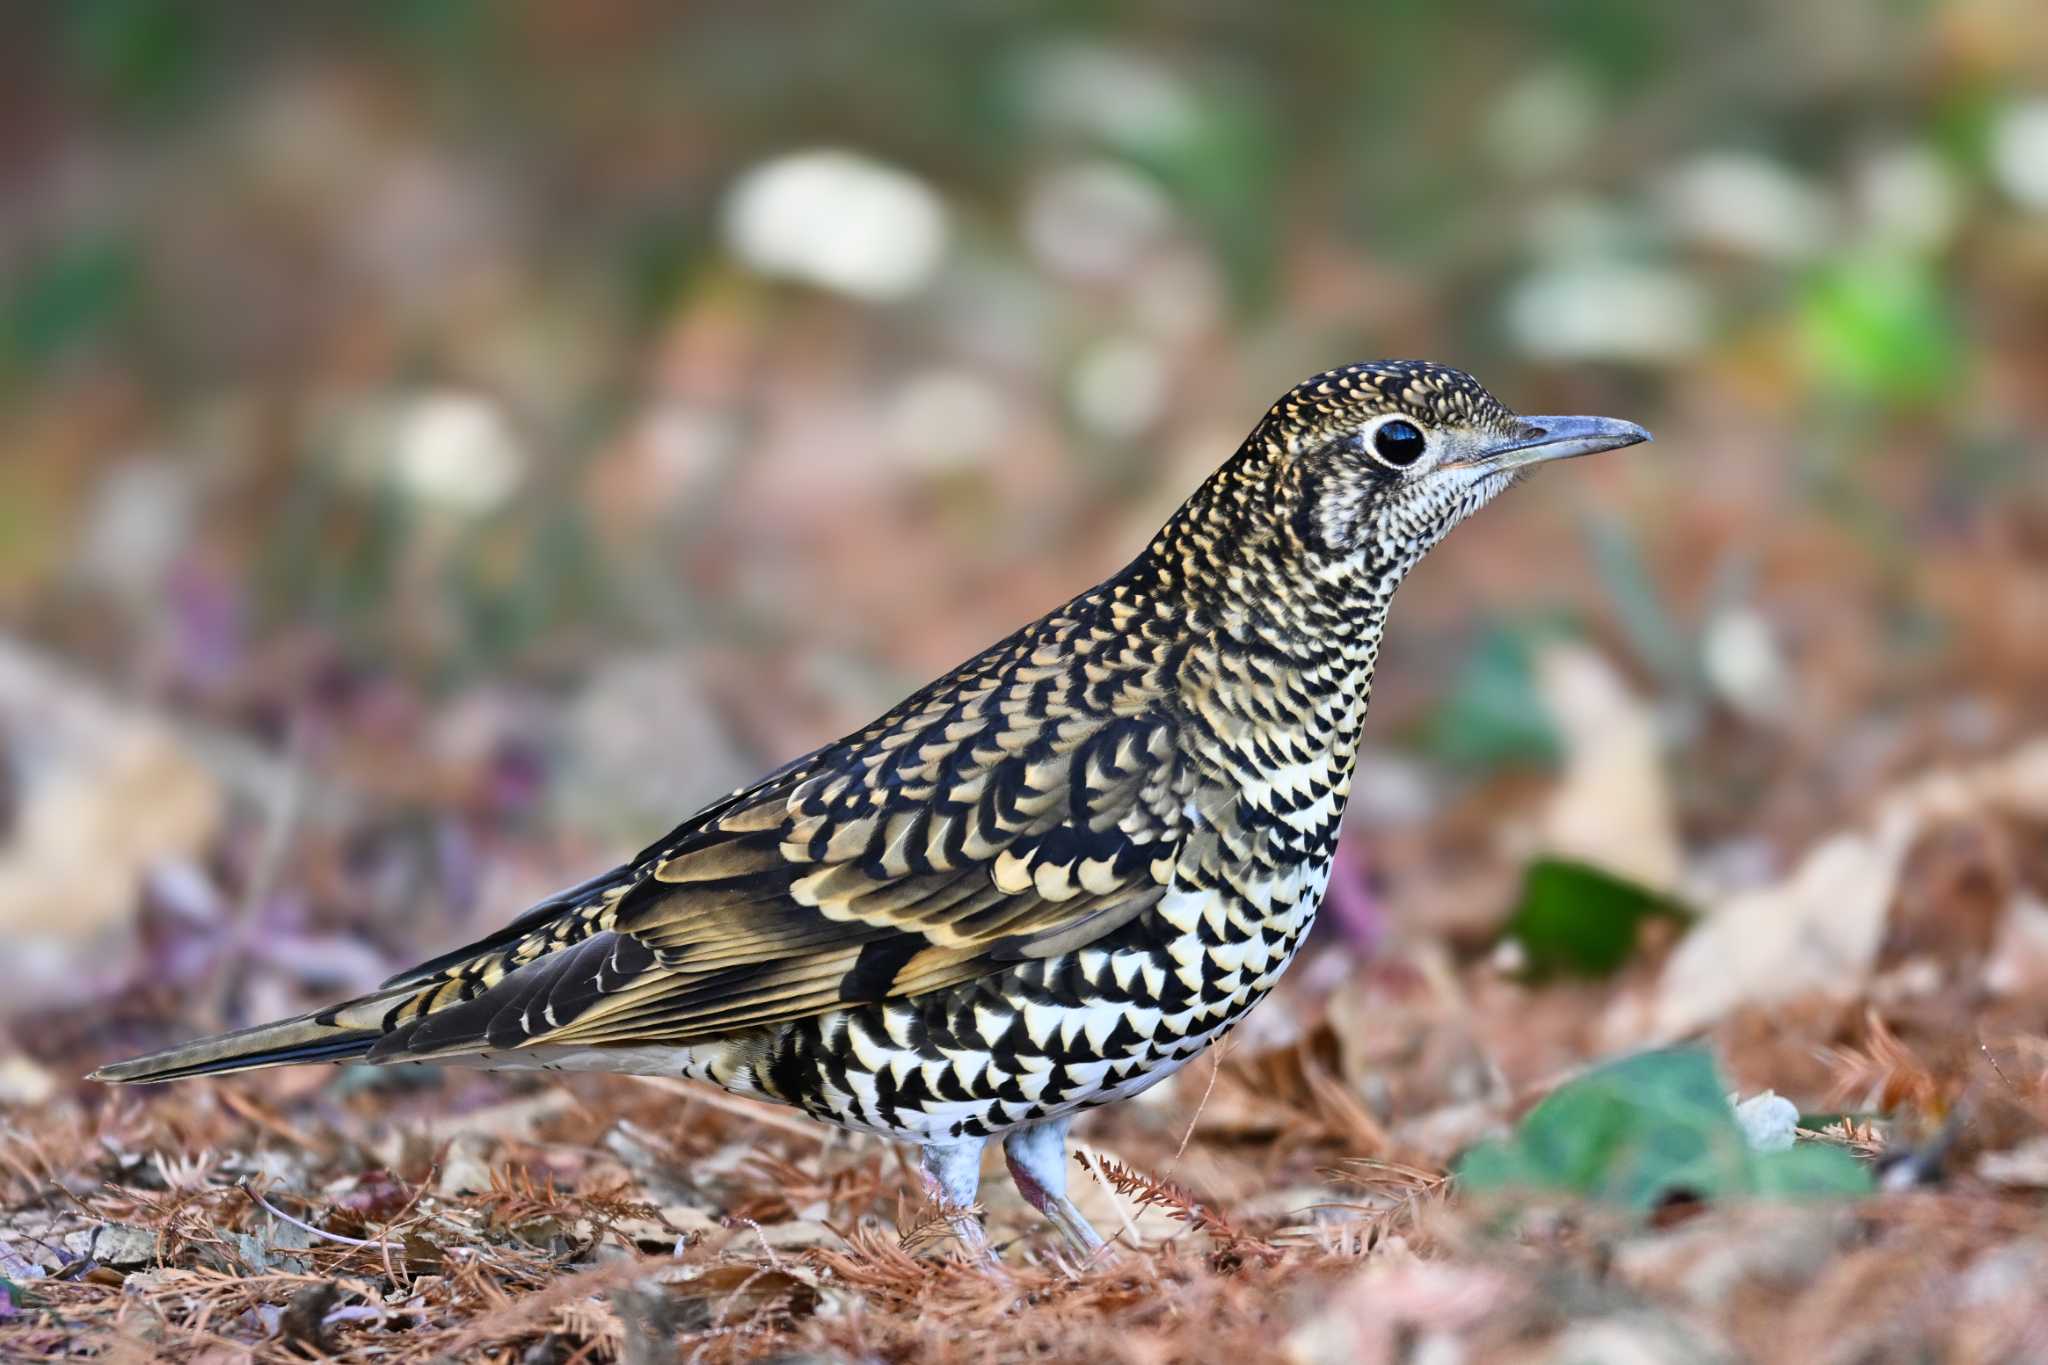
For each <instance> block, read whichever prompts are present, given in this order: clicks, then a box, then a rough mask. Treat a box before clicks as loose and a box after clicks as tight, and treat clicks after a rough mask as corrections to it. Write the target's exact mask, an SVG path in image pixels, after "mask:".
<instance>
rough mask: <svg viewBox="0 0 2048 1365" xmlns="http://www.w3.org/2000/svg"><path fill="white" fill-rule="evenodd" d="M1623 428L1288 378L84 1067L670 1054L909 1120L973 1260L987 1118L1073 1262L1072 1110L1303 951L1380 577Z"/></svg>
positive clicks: (171, 1073) (927, 1175) (1362, 680)
mask: <svg viewBox="0 0 2048 1365" xmlns="http://www.w3.org/2000/svg"><path fill="white" fill-rule="evenodd" d="M1649 439H1651V438H1650V434H1649V433H1648V432H1647V431H1645V430H1644V429H1643V428H1642V427H1640V426H1637V425H1635V424H1634V423H1632V422H1625V421H1620V420H1616V419H1612V418H1602V417H1544V416H1537V417H1530V416H1520V415H1517V414H1516V413H1514V412H1513V411H1511V410H1510V409H1508V408H1507V407H1506V406H1505V405H1503V404H1502V403H1501V402H1499V401H1498V400H1497V399H1495V398H1494V397H1493V396H1492V395H1491V394H1490V393H1488V392H1487V390H1486V389H1485V388H1483V387H1482V386H1481V385H1480V384H1479V382H1478V381H1477V380H1475V379H1473V378H1472V377H1471V376H1470V375H1469V374H1466V373H1464V372H1463V371H1460V370H1457V369H1453V368H1450V367H1448V366H1445V365H1440V364H1434V363H1430V362H1424V361H1402V360H1387V361H1372V362H1364V363H1359V364H1353V365H1347V366H1344V367H1342V368H1339V369H1334V370H1329V371H1326V372H1324V373H1322V374H1318V375H1315V376H1312V377H1310V378H1309V379H1306V380H1304V381H1303V382H1301V383H1300V384H1297V385H1295V386H1294V387H1293V388H1292V389H1290V390H1288V391H1287V392H1286V393H1285V394H1283V395H1281V397H1280V398H1279V399H1278V401H1276V402H1275V403H1274V404H1273V405H1272V406H1271V408H1270V409H1268V410H1267V411H1266V413H1265V414H1264V416H1263V417H1261V418H1260V419H1259V420H1258V422H1257V424H1256V425H1255V426H1254V427H1253V428H1252V430H1251V432H1250V434H1249V435H1248V436H1247V437H1246V438H1245V440H1244V442H1243V443H1242V444H1241V445H1240V446H1239V447H1238V449H1237V450H1236V452H1235V453H1234V454H1232V455H1231V456H1230V457H1229V458H1228V459H1227V460H1225V461H1224V463H1223V464H1222V465H1221V466H1220V467H1219V468H1218V469H1217V470H1216V471H1215V472H1214V473H1213V474H1211V475H1210V477H1209V478H1208V479H1207V480H1206V481H1204V482H1203V483H1202V484H1201V485H1200V487H1199V488H1197V489H1196V490H1195V492H1194V493H1193V494H1192V495H1191V496H1190V497H1189V498H1188V499H1187V501H1186V502H1185V503H1184V504H1182V506H1181V507H1180V508H1179V510H1177V511H1176V512H1175V513H1174V514H1173V516H1172V517H1171V518H1170V519H1169V520H1168V521H1167V523H1166V524H1165V526H1164V527H1162V528H1161V529H1160V530H1159V532H1158V533H1157V535H1155V536H1154V537H1153V538H1152V539H1151V540H1150V541H1149V542H1148V543H1147V544H1146V545H1145V546H1144V548H1143V549H1142V550H1140V551H1139V552H1138V554H1137V555H1136V557H1135V558H1133V559H1132V560H1131V561H1130V563H1128V564H1127V565H1125V566H1124V567H1123V568H1122V569H1120V570H1118V571H1117V572H1116V573H1114V574H1112V575H1111V576H1110V577H1109V578H1107V579H1106V580H1104V581H1103V582H1101V583H1100V584H1098V585H1096V586H1095V587H1092V588H1089V589H1088V590H1087V591H1085V592H1083V593H1081V594H1080V595H1079V596H1077V597H1075V598H1073V599H1072V600H1071V601H1069V602H1067V603H1065V604H1064V605H1062V606H1059V607H1056V608H1054V609H1053V610H1052V611H1050V612H1048V613H1047V614H1045V615H1044V616H1041V617H1040V618H1038V619H1037V620H1036V621H1033V622H1031V623H1030V624H1029V625H1026V626H1024V627H1023V628H1021V629H1019V630H1017V631H1016V632H1015V633H1013V634H1011V635H1009V636H1007V637H1005V638H1004V639H1002V640H1000V641H998V642H997V643H995V644H993V645H991V646H989V647H988V648H987V649H985V650H983V651H982V652H981V653H979V654H977V655H975V656H974V657H973V658H971V659H969V660H967V661H966V662H965V663H963V664H961V665H960V666H959V667H957V668H955V669H953V670H952V671H951V672H949V673H946V674H945V675H944V676H942V677H940V678H938V679H937V680H935V681H933V682H932V683H930V684H928V685H927V686H925V687H923V688H921V689H919V690H918V691H916V692H914V693H913V694H911V695H910V696H909V697H907V698H905V699H904V700H903V701H902V702H900V703H898V704H897V705H896V706H894V707H891V708H890V709H889V710H888V711H887V712H885V713H884V714H883V715H881V716H880V717H878V718H877V719H875V720H874V721H873V722H871V723H870V724H868V725H865V726H863V727H861V728H860V729H858V730H855V731H853V732H852V733H851V734H848V735H846V736H844V737H842V738H840V739H836V740H834V741H832V742H831V743H829V744H825V745H823V746H822V747H820V748H817V749H814V750H812V751H811V752H809V753H807V754H804V755H803V756H801V757H799V758H796V759H794V760H792V761H791V762H788V763H786V764H784V765H783V766H782V767H779V768H777V769H775V770H774V771H773V772H771V773H769V774H768V775H767V776H765V777H763V778H761V779H760V780H758V781H756V782H753V783H751V784H749V785H747V786H743V787H740V788H738V789H737V790H734V791H732V792H731V793H730V794H728V795H725V796H723V797H721V798H719V799H718V800H715V801H713V802H711V803H710V804H709V805H706V806H705V807H704V808H703V809H701V810H699V811H697V812H696V813H695V814H693V815H691V816H689V817H688V818H687V819H685V820H683V821H682V823H680V824H679V825H677V826H676V827H675V828H674V829H673V830H671V831H669V832H668V833H667V834H665V835H663V836H662V837H661V838H659V839H657V840H655V841H654V842H653V843H652V844H650V845H648V846H647V847H646V849H644V850H643V851H642V852H641V853H640V854H639V855H638V856H636V857H634V858H632V859H631V860H630V861H628V862H625V863H622V864H620V865H619V866H617V867H614V868H612V869H610V870H609V871H606V872H603V873H601V874H599V875H597V876H595V877H592V878H590V879H589V880H588V881H585V882H582V883H580V884H579V885H577V886H574V887H571V888H569V889H568V890H565V891H562V892H560V893H558V894H556V895H554V896H550V897H549V898H547V899H546V900H543V901H541V902H540V903H539V904H537V905H535V906H533V907H532V908H530V909H528V910H527V911H525V912H524V913H523V914H521V915H519V916H518V917H517V918H515V919H513V920H512V921H511V922H510V923H509V924H507V925H506V926H505V927H504V928H502V929H499V930H498V931H497V932H495V933H492V934H490V935H488V936H487V937H485V938H482V939H480V940H479V941H477V942H474V943H471V944H469V945H467V946H465V947H462V948H459V949H457V950H455V951H453V952H449V953H446V954H443V955H442V956H439V957H436V958H433V959H432V960H430V961H427V962H423V963H421V964H419V965H418V966H416V967H414V968H412V969H411V970H409V971H406V972H403V973H401V974H400V975H398V976H395V977H393V978H392V979H391V980H390V981H388V982H387V983H385V984H384V985H383V986H382V987H381V988H379V989H378V990H375V991H373V992H371V993H369V994H366V995H362V996H360V997H358V998H355V999H352V1000H348V1001H345V1002H343V1003H341V1004H338V1005H333V1006H330V1007H328V1008H325V1009H320V1010H315V1011H313V1012H311V1013H307V1014H303V1015H300V1016H298V1017H296V1018H292V1019H287V1020H282V1021H279V1022H276V1023H268V1024H262V1025H258V1026H256V1027H253V1028H246V1029H241V1030H239V1031H236V1032H231V1033H224V1034H219V1035H215V1036H212V1037H207V1038H202V1039H199V1040H197V1041H194V1042H190V1043H186V1044H184V1045H182V1046H178V1047H172V1048H169V1049H167V1050H164V1051H161V1052H156V1053H153V1054H150V1055H148V1056H143V1057H139V1058H135V1059H133V1060H129V1061H123V1062H119V1063H115V1064H113V1065H109V1066H106V1067H103V1068H101V1069H100V1070H98V1071H96V1072H94V1073H93V1076H92V1079H95V1080H99V1081H104V1082H110V1083H134V1082H156V1081H171V1080H179V1079H183V1078H186V1077H194V1076H205V1075H214V1074H221V1073H227V1072H238V1071H247V1070H253V1069H257V1068H263V1067H274V1066H285V1065H291V1064H295V1063H303V1062H347V1063H367V1064H371V1065H384V1064H395V1063H428V1064H438V1065H448V1066H470V1067H482V1068H489V1069H525V1068H532V1069H541V1070H551V1069H560V1070H588V1071H610V1072H626V1073H640V1074H651V1075H661V1076H680V1077H684V1078H690V1079H695V1080H700V1081H707V1082H710V1083H712V1084H715V1085H718V1086H722V1087H724V1088H725V1089H727V1090H729V1091H732V1092H735V1093H738V1094H741V1095H745V1096H751V1097H755V1098H758V1099H764V1100H769V1101H774V1102H778V1103H781V1104H784V1105H790V1106H794V1107H795V1108H797V1109H799V1110H801V1111H802V1112H804V1113H805V1114H807V1115H809V1116H810V1117H812V1118H814V1119H818V1120H822V1121H824V1122H826V1123H829V1124H835V1125H838V1126H840V1127H842V1128H846V1129H852V1130H855V1131H862V1132H867V1133H874V1134H879V1135H882V1136H884V1137H888V1138H892V1139H897V1140H902V1141H907V1142H910V1143H914V1144H916V1146H917V1148H918V1161H917V1168H918V1170H919V1172H920V1173H921V1175H922V1178H923V1180H924V1183H925V1185H926V1187H927V1189H928V1191H929V1193H930V1194H931V1195H932V1197H933V1198H934V1200H935V1202H936V1203H937V1204H938V1205H939V1207H940V1209H941V1211H942V1215H943V1217H944V1218H945V1219H946V1220H947V1223H948V1225H949V1226H950V1227H951V1229H952V1230H953V1231H954V1232H955V1233H956V1234H957V1235H958V1237H959V1239H960V1240H961V1242H962V1243H964V1244H965V1246H966V1247H967V1248H969V1249H971V1251H972V1252H973V1253H974V1254H976V1255H978V1256H980V1257H981V1258H982V1259H983V1260H984V1261H988V1262H991V1263H993V1262H995V1261H996V1259H997V1258H996V1257H995V1256H994V1253H993V1252H992V1251H991V1250H990V1248H989V1244H988V1241H987V1236H986V1231H985V1229H984V1228H983V1227H982V1225H981V1222H980V1220H979V1217H978V1214H977V1206H976V1199H977V1196H978V1193H979V1188H980V1176H981V1166H982V1156H983V1152H984V1148H985V1147H986V1145H987V1144H988V1143H990V1142H991V1141H996V1140H1000V1141H1001V1143H1002V1147H1003V1153H1004V1156H1005V1157H1006V1159H1007V1162H1008V1165H1009V1169H1010V1172H1011V1175H1012V1177H1013V1179H1014V1180H1015V1183H1016V1185H1017V1188H1018V1191H1019V1193H1020V1194H1022V1196H1023V1197H1024V1199H1025V1200H1026V1202H1028V1203H1029V1204H1030V1205H1032V1206H1033V1207H1034V1208H1036V1209H1037V1210H1038V1211H1039V1212H1040V1213H1042V1214H1043V1215H1044V1216H1045V1217H1046V1218H1047V1219H1048V1220H1049V1221H1050V1222H1051V1223H1052V1224H1053V1225H1054V1226H1055V1227H1056V1228H1057V1229H1058V1230H1059V1232H1060V1233H1062V1234H1063V1235H1064V1236H1065V1237H1066V1239H1067V1241H1068V1242H1069V1243H1070V1244H1071V1245H1072V1247H1073V1248H1074V1249H1075V1251H1076V1252H1077V1253H1080V1254H1082V1255H1092V1254H1094V1253H1095V1252H1096V1251H1097V1250H1098V1249H1099V1248H1101V1247H1102V1246H1103V1239H1102V1237H1101V1235H1100V1234H1099V1233H1097V1232H1096V1230H1095V1229H1094V1228H1093V1227H1091V1226H1090V1225H1089V1223H1088V1220H1087V1219H1086V1218H1085V1217H1083V1215H1082V1213H1081V1211H1080V1210H1079V1208H1077V1207H1076V1206H1075V1204H1074V1202H1073V1201H1072V1199H1071V1198H1069V1196H1068V1193H1067V1178H1066V1166H1067V1141H1068V1131H1069V1128H1070V1126H1071V1125H1072V1124H1073V1122H1074V1120H1075V1118H1076V1116H1077V1115H1079V1114H1081V1113H1082V1112H1084V1111H1086V1110H1089V1109H1093V1108H1096V1107H1098V1106H1101V1105H1105V1104H1109V1103H1112V1102H1114V1101H1117V1100H1121V1099H1126V1098H1129V1097H1130V1096H1133V1095H1136V1094H1137V1093H1139V1092H1140V1091H1142V1090H1144V1089H1146V1088H1147V1087H1149V1086H1152V1085H1155V1084H1157V1083H1158V1082H1159V1081H1161V1080H1163V1079H1165V1078H1166V1077H1167V1076H1169V1075H1171V1074H1173V1072H1175V1071H1176V1070H1178V1069H1179V1068H1181V1067H1183V1066H1185V1065H1186V1064H1187V1063H1188V1062H1189V1061H1190V1060H1192V1059H1193V1058H1194V1057H1196V1056H1198V1055H1199V1054H1201V1053H1202V1052H1203V1051H1204V1049H1206V1048H1208V1047H1210V1046H1212V1045H1214V1044H1215V1043H1216V1042H1217V1040H1218V1039H1220V1038H1221V1037H1222V1036H1223V1035H1224V1034H1225V1033H1227V1032H1228V1031H1229V1030H1230V1029H1231V1028H1232V1027H1233V1026H1234V1025H1235V1024H1237V1022H1238V1021H1239V1020H1241V1019H1243V1018H1244V1016H1245V1014H1246V1012H1247V1011H1248V1010H1250V1009H1251V1008H1252V1007H1253V1006H1254V1005H1256V1004H1258V1003H1259V1001H1260V1000H1261V999H1262V998H1263V997H1264V996H1265V995H1266V994H1267V993H1268V992H1269V991H1270V990H1271V989H1272V988H1273V986H1274V984H1275V983H1276V982H1277V981H1278V980H1279V979H1280V976H1281V973H1282V972H1283V971H1284V970H1285V969H1286V967H1287V965H1288V963H1289V961H1290V960H1291V959H1292V958H1293V957H1294V956H1295V953H1296V951H1297V950H1298V949H1299V948H1300V947H1301V944H1302V941H1303V939H1304V937H1305V936H1306V935H1307V933H1308V931H1309V928H1310V926H1311V924H1312V923H1313V921H1314V919H1315V915H1316V911H1317V909H1318V907H1319V906H1320V904H1321V901H1322V897H1323V894H1324V891H1325V889H1326V888H1327V886H1328V883H1329V879H1330V866H1331V858H1332V856H1333V854H1334V852H1335V850H1336V845H1337V837H1338V829H1339V825H1340V823H1341V822H1342V820H1343V816H1344V807H1345V802H1346V798H1347V796H1348V793H1349V791H1350V786H1351V780H1352V773H1353V768H1354V765H1355V760H1356V758H1357V754H1358V743H1359V734H1360V728H1361V725H1362V723H1363V721H1364V718H1365V712H1366V705H1367V701H1368V699H1369V697H1370V693H1371V686H1372V675H1373V667H1374V663H1375V661H1376V660H1377V658H1378V655H1379V649H1380V640H1381V634H1382V631H1383V629H1384V627H1385V624H1386V619H1387V611H1388V606H1389V603H1390V601H1391V599H1392V597H1393V594H1394V590H1395V588H1396V587H1397V586H1398V585H1399V584H1400V583H1401V581H1402V580H1403V579H1404V578H1405V577H1406V576H1407V574H1408V572H1409V571H1410V570H1411V569H1413V568H1414V567H1415V565H1416V563H1417V562H1418V561H1419V560H1420V559H1421V558H1422V557H1423V556H1424V554H1425V553H1426V552H1427V551H1428V550H1429V549H1430V548H1431V547H1433V546H1434V545H1436V544H1437V543H1438V542H1439V541H1441V540H1442V539H1443V538H1444V536H1445V535H1446V534H1447V533H1448V532H1449V531H1450V530H1451V529H1452V528H1453V527H1454V526H1456V525H1458V524H1459V523H1460V522H1462V521H1464V520H1465V519H1466V518H1467V517H1469V516H1471V515H1472V514H1473V513H1474V512H1476V511H1478V510H1479V509H1480V508H1481V507H1483V506H1484V505H1485V504H1486V503H1488V502H1489V501H1491V500H1492V499H1493V498H1494V497H1495V496H1496V495H1498V494H1499V493H1500V492H1501V491H1502V490H1503V489H1505V488H1507V487H1508V486H1509V484H1511V483H1513V482H1514V481H1515V480H1516V479H1517V478H1518V477H1520V476H1522V475H1523V474H1524V473H1526V472H1527V471H1528V470H1530V469H1531V468H1533V467H1534V466H1536V465H1539V464H1543V463H1548V462H1552V461H1556V460H1561V459H1566V458H1570V457H1573V456H1580V455H1588V454H1593V453H1596V452H1600V451H1606V450H1613V449H1618V448H1621V447H1625V446H1632V445H1635V444H1637V443H1639V442H1643V441H1648V440H1649Z"/></svg>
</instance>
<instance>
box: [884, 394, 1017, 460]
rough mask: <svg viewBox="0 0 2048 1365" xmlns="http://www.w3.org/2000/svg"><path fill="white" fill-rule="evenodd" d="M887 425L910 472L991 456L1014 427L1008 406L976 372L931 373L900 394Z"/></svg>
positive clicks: (893, 445)
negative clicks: (1008, 430)
mask: <svg viewBox="0 0 2048 1365" xmlns="http://www.w3.org/2000/svg"><path fill="white" fill-rule="evenodd" d="M882 425H883V429H884V431H885V432H886V433H887V440H888V442H889V445H890V447H891V448H892V449H895V450H898V451H900V452H902V454H903V458H904V461H905V463H907V464H908V465H910V467H911V468H913V469H916V470H919V471H922V472H925V473H943V472H945V471H947V470H952V469H961V468H967V467H970V466H973V465H976V464H979V463H981V462H982V461H983V460H984V459H986V458H987V457H988V455H989V453H990V452H991V451H992V450H994V449H995V447H996V444H997V442H999V441H1000V440H1001V439H1002V436H1003V431H1004V429H1005V428H1006V427H1007V426H1008V425H1009V405H1008V404H1007V403H1006V402H1005V401H1004V399H1003V395H1002V393H1001V391H1000V390H998V389H997V388H996V386H995V385H994V384H991V383H990V382H989V381H988V380H987V379H985V378H983V377H982V376H981V375H979V374H976V373H975V372H974V371H972V370H966V369H935V370H926V371H924V372H923V373H921V374H917V375H913V376H911V378H910V379H909V380H908V381H907V382H906V383H905V384H904V385H903V386H902V387H901V388H899V389H898V390H897V391H896V393H895V396H894V397H893V398H891V399H890V401H889V406H888V411H887V412H886V413H885V414H884V416H883V420H882Z"/></svg>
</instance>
